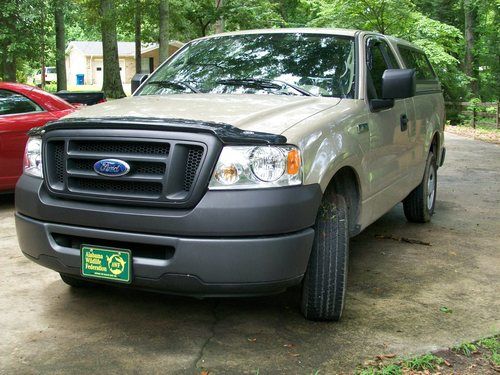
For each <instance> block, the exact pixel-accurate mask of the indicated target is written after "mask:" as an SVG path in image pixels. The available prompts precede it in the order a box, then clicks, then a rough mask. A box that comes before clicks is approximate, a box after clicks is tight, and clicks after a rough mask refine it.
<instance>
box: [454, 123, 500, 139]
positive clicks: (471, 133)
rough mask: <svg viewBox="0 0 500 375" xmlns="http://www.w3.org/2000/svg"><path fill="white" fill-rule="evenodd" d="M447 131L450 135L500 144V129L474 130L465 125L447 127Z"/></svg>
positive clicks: (482, 128) (483, 128)
mask: <svg viewBox="0 0 500 375" xmlns="http://www.w3.org/2000/svg"><path fill="white" fill-rule="evenodd" d="M445 130H446V131H447V132H449V133H453V134H457V135H461V136H463V137H467V138H472V139H476V140H479V141H484V142H488V143H494V144H500V129H495V128H490V127H480V128H476V129H474V128H472V127H470V126H463V125H456V126H452V125H446V128H445Z"/></svg>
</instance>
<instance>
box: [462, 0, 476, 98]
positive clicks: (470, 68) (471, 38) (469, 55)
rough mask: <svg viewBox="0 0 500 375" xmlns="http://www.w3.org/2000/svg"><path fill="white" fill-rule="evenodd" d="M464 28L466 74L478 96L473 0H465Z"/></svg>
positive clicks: (474, 93) (472, 89) (473, 91)
mask: <svg viewBox="0 0 500 375" xmlns="http://www.w3.org/2000/svg"><path fill="white" fill-rule="evenodd" d="M464 16H465V17H464V19H465V23H464V29H465V61H464V68H465V74H467V76H468V77H469V78H470V79H471V83H470V89H471V92H472V94H473V95H474V97H477V96H478V92H479V89H478V82H477V76H476V69H475V62H474V60H475V58H474V52H475V51H474V45H475V31H474V28H475V25H476V6H475V4H474V2H473V1H472V0H464Z"/></svg>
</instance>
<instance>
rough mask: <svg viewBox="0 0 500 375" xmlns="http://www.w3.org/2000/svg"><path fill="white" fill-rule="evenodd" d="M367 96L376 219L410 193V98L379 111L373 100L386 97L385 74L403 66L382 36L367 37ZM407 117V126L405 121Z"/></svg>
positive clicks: (372, 189)
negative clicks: (383, 91) (383, 88)
mask: <svg viewBox="0 0 500 375" xmlns="http://www.w3.org/2000/svg"><path fill="white" fill-rule="evenodd" d="M365 64H366V73H367V74H366V88H367V92H366V98H367V105H368V106H369V108H370V113H369V116H368V129H369V131H370V151H369V153H370V155H369V157H368V158H367V160H368V163H369V168H368V170H369V171H370V188H371V197H372V198H373V199H372V210H371V211H372V217H371V219H372V220H376V219H377V218H379V217H380V216H381V215H383V214H384V213H385V212H387V211H388V210H390V209H391V208H392V207H393V206H394V205H395V204H396V203H398V202H400V201H401V200H402V199H403V198H404V197H405V196H406V194H407V193H408V191H406V189H405V186H406V185H407V181H405V180H407V173H408V168H409V160H408V157H407V156H408V150H409V147H410V144H409V137H408V126H407V122H408V115H409V113H408V110H407V103H406V99H397V100H395V101H394V105H393V106H392V107H390V108H386V109H382V110H375V109H373V108H372V100H374V99H383V98H382V75H383V74H384V71H385V70H386V69H400V66H399V63H398V62H397V60H396V57H395V56H394V54H393V52H392V50H391V48H390V46H389V45H388V43H387V42H386V41H385V40H384V39H382V38H379V37H376V36H370V37H368V38H367V40H366V62H365ZM405 118H406V126H405V125H404V124H403V122H404V121H405Z"/></svg>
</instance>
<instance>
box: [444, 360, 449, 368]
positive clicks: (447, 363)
mask: <svg viewBox="0 0 500 375" xmlns="http://www.w3.org/2000/svg"><path fill="white" fill-rule="evenodd" d="M443 363H444V364H445V365H446V366H448V367H451V363H450V362H448V361H447V360H446V359H445V360H444V362H443Z"/></svg>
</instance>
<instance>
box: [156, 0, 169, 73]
mask: <svg viewBox="0 0 500 375" xmlns="http://www.w3.org/2000/svg"><path fill="white" fill-rule="evenodd" d="M169 13H170V12H169V4H168V0H160V33H159V37H158V42H159V44H160V51H159V53H160V64H161V63H162V62H164V61H165V60H166V59H167V58H168V45H169V42H170V41H169V36H168V34H169V33H168V24H169V22H168V21H169Z"/></svg>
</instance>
